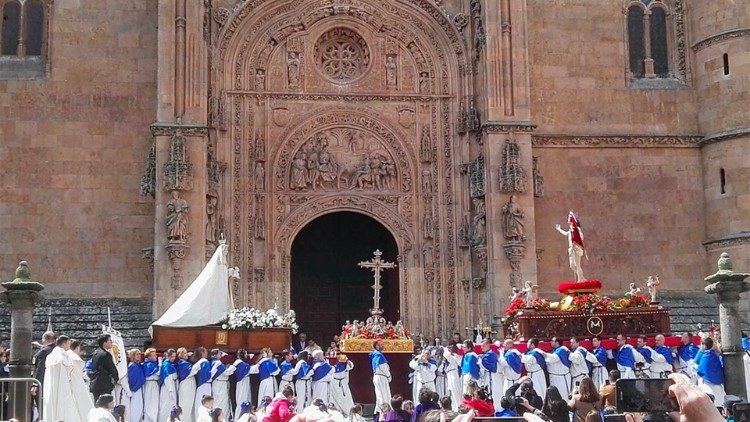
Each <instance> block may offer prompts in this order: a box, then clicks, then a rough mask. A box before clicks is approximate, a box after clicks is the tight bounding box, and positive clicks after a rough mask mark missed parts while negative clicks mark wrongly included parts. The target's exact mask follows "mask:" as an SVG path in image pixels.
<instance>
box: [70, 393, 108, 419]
mask: <svg viewBox="0 0 750 422" xmlns="http://www.w3.org/2000/svg"><path fill="white" fill-rule="evenodd" d="M114 406H115V398H114V397H113V396H112V395H111V394H102V395H101V396H99V398H98V399H97V400H96V408H92V409H91V410H89V413H88V415H86V419H82V420H85V421H86V422H117V419H115V416H114V415H113V414H112V408H114ZM65 422H68V420H67V419H65Z"/></svg>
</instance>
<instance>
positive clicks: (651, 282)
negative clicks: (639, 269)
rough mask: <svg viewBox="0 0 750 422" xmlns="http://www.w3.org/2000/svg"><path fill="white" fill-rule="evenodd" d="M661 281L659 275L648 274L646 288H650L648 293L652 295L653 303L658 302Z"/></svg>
mask: <svg viewBox="0 0 750 422" xmlns="http://www.w3.org/2000/svg"><path fill="white" fill-rule="evenodd" d="M660 284H661V282H660V281H659V276H658V275H657V276H648V280H646V289H648V294H649V295H650V296H651V303H657V302H656V289H657V288H658V287H659V285H660Z"/></svg>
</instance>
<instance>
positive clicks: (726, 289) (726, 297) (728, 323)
mask: <svg viewBox="0 0 750 422" xmlns="http://www.w3.org/2000/svg"><path fill="white" fill-rule="evenodd" d="M747 277H750V274H745V273H736V272H734V271H732V261H731V260H730V259H729V254H728V253H726V252H724V253H722V254H721V258H719V271H717V272H716V274H713V275H710V276H708V277H706V278H705V280H706V281H707V282H708V283H711V284H709V285H708V286H706V288H705V290H706V293H708V294H715V295H716V297H717V299H718V301H719V324H720V329H721V354H722V356H723V357H724V389H725V390H726V392H727V394H734V395H735V396H738V397H745V396H746V395H747V392H746V389H745V366H744V362H743V361H742V354H743V351H742V340H741V332H742V327H741V324H740V323H741V321H742V319H741V318H740V309H739V306H740V293H744V292H747V291H748V290H750V284H748V283H747V282H746V281H744V280H745V279H746V278H747Z"/></svg>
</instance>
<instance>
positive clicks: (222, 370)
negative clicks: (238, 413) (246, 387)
mask: <svg viewBox="0 0 750 422" xmlns="http://www.w3.org/2000/svg"><path fill="white" fill-rule="evenodd" d="M211 354H212V355H214V350H212V351H211ZM225 355H226V354H225V353H224V352H222V351H220V350H216V353H215V356H216V360H214V361H213V362H212V363H211V365H212V372H213V374H214V375H213V383H212V385H211V391H212V394H211V395H212V396H213V397H214V407H215V408H219V409H221V410H223V411H224V417H225V418H226V420H230V419H231V417H232V404H231V401H230V399H229V376H230V375H232V374H234V371H235V370H236V369H237V368H235V367H234V365H225V364H224V363H222V362H221V359H222V358H223V357H224V356H225Z"/></svg>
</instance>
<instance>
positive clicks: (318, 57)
mask: <svg viewBox="0 0 750 422" xmlns="http://www.w3.org/2000/svg"><path fill="white" fill-rule="evenodd" d="M315 61H316V63H317V66H318V69H319V70H320V71H321V72H322V73H323V75H325V77H326V78H328V79H329V80H331V81H333V82H336V83H345V82H350V81H353V80H355V79H357V78H358V77H360V76H361V75H362V74H363V73H364V71H365V70H366V69H367V66H368V65H369V64H370V50H369V49H368V48H367V43H365V40H364V39H362V37H361V36H359V34H357V33H356V32H354V31H352V30H350V29H346V28H334V29H331V30H330V31H328V32H326V33H325V34H323V35H321V36H320V38H319V39H318V41H317V42H316V43H315Z"/></svg>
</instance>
